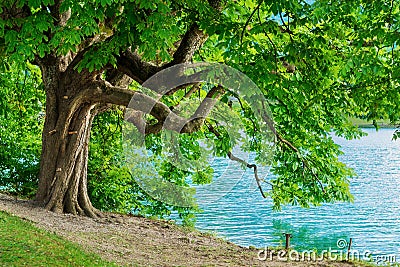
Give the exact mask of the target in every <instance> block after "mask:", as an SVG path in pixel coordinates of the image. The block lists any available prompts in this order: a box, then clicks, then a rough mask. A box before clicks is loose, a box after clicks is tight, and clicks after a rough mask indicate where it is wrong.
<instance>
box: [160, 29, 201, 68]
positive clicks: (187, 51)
mask: <svg viewBox="0 0 400 267" xmlns="http://www.w3.org/2000/svg"><path fill="white" fill-rule="evenodd" d="M207 38H208V35H207V34H205V33H204V32H203V31H202V30H200V28H199V26H198V25H197V23H193V24H192V25H191V26H190V28H189V29H188V30H187V32H186V33H185V35H184V36H183V38H182V41H181V43H180V45H179V47H178V49H177V50H176V51H175V53H174V55H173V60H172V61H171V62H169V63H167V64H166V65H165V66H164V68H165V67H170V66H173V65H176V64H180V63H186V62H189V61H190V60H191V59H192V57H193V54H194V52H196V51H197V50H198V49H199V48H200V47H201V46H202V45H203V43H204V42H205V41H206V40H207Z"/></svg>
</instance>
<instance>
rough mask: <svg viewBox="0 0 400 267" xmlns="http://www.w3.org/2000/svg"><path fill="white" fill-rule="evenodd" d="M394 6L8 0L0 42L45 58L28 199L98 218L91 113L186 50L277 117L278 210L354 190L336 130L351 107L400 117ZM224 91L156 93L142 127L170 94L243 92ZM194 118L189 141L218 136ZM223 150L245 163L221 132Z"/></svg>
mask: <svg viewBox="0 0 400 267" xmlns="http://www.w3.org/2000/svg"><path fill="white" fill-rule="evenodd" d="M399 8H400V7H399V3H398V1H393V0H392V1H343V2H341V1H334V2H332V1H314V2H312V1H300V0H296V1H295V0H288V1H279V2H278V1H267V0H265V1H252V0H232V1H225V0H208V1H206V0H191V1H180V0H178V1H165V0H164V1H161V0H159V1H158V0H154V1H149V0H132V1H119V0H93V1H75V0H25V1H24V0H2V3H1V5H0V40H1V41H2V44H1V53H2V55H4V56H7V57H9V59H8V60H11V61H16V62H22V63H24V62H30V63H32V64H35V65H37V66H39V67H40V70H41V74H42V80H43V88H44V90H45V93H46V118H45V124H44V129H43V135H42V155H41V161H40V162H41V164H40V174H39V188H38V191H37V196H36V200H37V201H38V202H39V203H42V204H44V205H45V206H46V208H48V209H49V210H52V211H56V212H69V213H73V214H85V215H88V216H96V215H98V212H97V211H96V209H94V208H93V207H92V204H91V202H90V200H89V197H88V194H87V165H88V162H87V160H88V142H89V138H90V129H91V123H92V121H93V118H94V117H95V116H96V114H98V113H99V112H103V111H106V110H107V109H109V108H110V107H111V106H113V105H118V106H127V105H128V103H129V101H130V99H131V98H132V96H134V95H136V96H138V95H144V91H143V92H141V90H140V86H139V85H140V84H142V83H143V82H145V81H146V80H147V79H149V78H150V77H152V76H153V75H154V74H156V73H157V72H159V71H161V70H163V69H166V68H168V67H171V66H174V65H177V64H180V63H185V62H190V61H193V60H194V61H200V60H206V61H214V62H223V63H225V64H228V65H230V66H232V67H235V68H237V69H239V70H240V71H242V72H244V73H245V74H246V75H248V76H249V77H250V78H251V79H252V80H253V81H254V82H255V83H256V84H257V85H258V86H259V87H260V88H261V89H262V90H263V93H264V95H265V97H266V98H267V99H268V101H269V103H270V106H271V110H272V114H273V117H274V119H275V122H276V124H275V126H271V130H272V132H273V133H274V135H275V138H276V141H277V150H276V153H275V155H274V159H273V163H272V171H273V173H274V174H276V176H275V178H273V179H271V180H270V181H268V184H269V185H270V186H271V188H270V190H269V191H268V196H270V197H272V199H273V200H274V203H275V205H276V206H277V207H278V206H279V205H280V204H285V203H292V204H300V205H302V206H308V205H309V203H311V204H318V203H321V202H331V201H337V200H350V199H351V196H350V193H349V188H348V177H349V175H351V171H350V170H349V169H348V168H346V166H344V165H343V164H342V163H340V161H339V160H338V155H339V154H340V149H339V147H338V146H337V145H335V143H334V142H333V140H332V138H331V135H330V133H331V132H332V131H333V132H335V133H336V134H338V135H342V136H345V137H347V138H353V137H358V136H360V135H361V132H360V131H359V130H358V129H357V128H356V127H355V126H354V125H352V124H351V122H350V121H349V118H352V117H361V118H366V119H369V120H374V119H376V118H389V119H390V120H391V121H392V122H397V121H398V119H399V115H400V109H399V99H400V97H399V92H398V90H396V89H397V88H398V84H399V83H398V75H399V74H398V73H400V71H399V62H398V61H399V57H398V55H399V52H398V51H399V49H398V46H397V45H396V42H397V40H398V38H399V26H400V25H399V14H400V13H399ZM132 84H134V85H135V88H136V89H135V90H132V89H131V88H132V86H131V87H129V85H132ZM187 89H188V90H187ZM219 89H220V88H218V87H207V86H201V85H199V84H195V85H193V84H189V85H187V86H186V87H178V88H175V89H173V90H171V92H169V93H168V95H169V96H171V97H173V96H174V95H177V97H176V98H175V99H174V101H172V100H171V99H166V100H165V99H164V102H162V101H163V100H156V102H155V103H156V105H155V108H154V109H153V110H152V111H151V112H150V114H151V117H149V121H148V125H147V127H146V129H147V130H146V134H148V135H156V134H157V133H158V132H159V131H160V130H161V128H160V127H159V126H160V125H161V124H162V123H163V121H164V120H165V119H166V118H167V117H168V115H169V114H170V113H171V112H173V109H174V107H176V106H178V105H179V101H178V100H177V99H179V100H180V99H184V98H185V97H190V96H191V95H192V94H193V92H196V91H198V92H199V95H200V96H203V97H205V96H208V97H215V98H217V97H218V98H219V99H221V100H223V99H224V100H223V101H225V100H227V99H228V98H227V97H225V98H224V96H230V97H236V98H239V101H240V96H237V95H234V94H232V92H230V91H229V90H223V89H222V90H219ZM185 93H186V94H185ZM202 93H203V94H202ZM240 103H241V104H243V105H241V107H240V108H239V109H237V110H236V111H237V114H238V116H240V117H241V118H243V121H244V124H245V125H246V129H245V131H246V132H247V134H248V135H249V136H250V139H251V142H250V143H251V145H250V146H249V150H252V151H255V152H256V153H257V154H258V156H259V157H258V158H256V160H257V159H258V160H259V161H260V162H263V159H262V155H263V154H262V151H263V149H262V148H261V147H260V146H261V145H260V144H257V140H258V138H257V136H259V137H260V136H261V135H262V134H263V133H260V132H258V131H257V124H256V123H254V121H252V120H253V119H254V116H253V115H252V114H251V112H250V111H249V109H248V107H247V106H246V103H242V102H240ZM154 121H156V122H154ZM195 122H196V125H193V121H191V122H190V121H188V124H187V127H184V130H183V131H182V133H186V134H188V136H191V137H190V138H192V139H193V140H194V141H195V140H196V137H198V135H196V134H195V133H194V132H195V131H200V132H203V133H205V135H207V136H213V137H214V138H215V140H221V139H223V138H224V133H223V131H222V130H221V129H219V127H218V124H215V122H213V121H209V122H207V123H206V124H204V122H205V120H196V121H195ZM193 140H192V141H193ZM194 141H193V142H194ZM189 143H190V142H189ZM188 146H189V147H190V145H188ZM218 149H219V150H220V151H217V153H216V154H217V155H219V156H227V157H229V158H231V159H233V160H237V161H241V160H240V159H238V158H237V157H235V156H234V155H232V152H231V149H232V147H231V146H230V145H229V142H228V144H227V145H221V146H220V147H219V148H218ZM242 163H245V162H242ZM245 165H246V164H245ZM247 166H248V167H252V168H254V165H252V164H247ZM254 169H255V168H254Z"/></svg>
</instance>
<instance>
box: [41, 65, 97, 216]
mask: <svg viewBox="0 0 400 267" xmlns="http://www.w3.org/2000/svg"><path fill="white" fill-rule="evenodd" d="M42 75H43V84H44V86H45V90H46V120H45V125H44V129H43V134H42V155H41V162H40V173H39V187H38V191H37V195H36V201H38V202H39V203H41V204H43V205H44V206H45V207H46V209H48V210H51V211H54V212H59V213H72V214H79V215H86V216H89V217H96V216H99V215H100V212H99V211H97V210H96V209H95V208H94V207H93V206H92V204H91V202H90V199H89V196H88V193H87V166H88V152H89V148H88V145H89V139H90V129H91V124H92V121H93V118H94V116H95V115H96V111H97V106H96V104H95V103H91V102H90V101H89V100H87V97H85V98H84V94H79V92H82V86H84V85H82V84H76V83H77V82H78V81H79V82H81V81H82V79H83V78H82V77H80V75H79V76H77V77H74V76H73V75H72V76H71V75H70V74H69V75H63V74H62V72H59V71H58V70H52V69H50V68H47V69H45V70H44V71H43V70H42ZM71 88H72V89H71ZM85 99H86V100H85Z"/></svg>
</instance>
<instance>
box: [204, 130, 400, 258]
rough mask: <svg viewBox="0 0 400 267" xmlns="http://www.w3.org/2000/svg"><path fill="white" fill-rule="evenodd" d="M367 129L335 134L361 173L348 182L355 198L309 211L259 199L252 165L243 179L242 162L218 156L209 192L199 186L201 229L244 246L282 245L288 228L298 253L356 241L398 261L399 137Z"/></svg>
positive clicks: (360, 247)
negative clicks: (360, 133)
mask: <svg viewBox="0 0 400 267" xmlns="http://www.w3.org/2000/svg"><path fill="white" fill-rule="evenodd" d="M364 131H365V132H367V133H368V136H366V137H363V138H362V139H360V140H351V141H347V140H344V139H341V138H335V140H336V142H337V143H338V144H340V145H341V146H342V150H343V152H344V153H345V154H344V155H343V156H341V160H342V161H343V162H344V163H346V164H347V165H348V166H350V167H352V168H354V169H355V171H356V172H357V174H358V176H357V177H354V178H352V179H351V184H350V188H351V192H352V194H353V195H354V198H355V200H354V203H335V204H324V205H322V206H319V207H312V208H310V209H303V208H299V207H296V206H285V207H283V209H282V211H280V212H274V211H272V205H271V201H270V200H265V199H263V198H262V197H261V195H260V193H259V191H258V189H257V187H256V185H255V182H254V176H253V173H252V171H251V170H247V171H246V172H245V173H244V175H243V176H240V175H239V178H238V177H237V176H238V175H236V174H237V173H238V172H241V170H240V167H239V166H238V165H232V164H231V163H229V161H228V160H225V159H215V160H214V163H213V166H214V168H215V169H216V182H215V183H214V185H212V186H213V187H208V188H207V187H204V189H205V190H204V191H201V189H202V188H198V195H197V197H198V199H199V204H200V207H201V208H202V209H203V210H204V212H203V213H201V214H199V215H198V222H197V224H196V227H197V228H199V229H201V230H207V231H213V232H215V233H217V235H219V236H222V237H225V238H226V239H227V240H229V241H232V242H234V243H236V244H239V245H242V246H250V245H252V246H256V247H260V248H263V247H266V246H269V247H275V246H280V245H284V240H285V238H284V235H283V233H287V232H289V233H291V234H292V235H293V237H292V239H291V246H292V247H293V248H294V249H296V250H297V251H301V250H308V249H314V248H316V249H318V250H319V251H322V250H328V249H330V248H331V249H332V250H335V249H338V247H337V242H338V240H340V239H344V240H347V241H348V240H349V239H350V238H352V239H353V243H352V249H353V250H356V251H359V252H360V254H362V253H367V252H369V253H370V254H372V255H373V256H379V255H381V256H384V255H391V256H395V258H396V260H397V261H399V260H400V140H398V141H396V142H395V141H392V140H391V139H392V134H393V132H394V129H381V130H379V132H376V131H375V129H365V130H364ZM229 164H230V167H228V168H227V167H226V166H227V165H229ZM265 172H266V171H265ZM264 174H267V173H264ZM218 176H223V177H222V178H223V180H224V181H222V179H220V178H218ZM230 177H231V178H232V179H231V180H230V179H229V178H230ZM219 180H221V181H220V183H219V185H218V181H219ZM210 189H211V190H210ZM205 192H208V193H205Z"/></svg>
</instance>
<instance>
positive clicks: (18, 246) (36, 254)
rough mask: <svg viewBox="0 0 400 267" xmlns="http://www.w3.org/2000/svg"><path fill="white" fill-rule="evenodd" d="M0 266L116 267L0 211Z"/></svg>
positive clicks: (72, 244)
mask: <svg viewBox="0 0 400 267" xmlns="http://www.w3.org/2000/svg"><path fill="white" fill-rule="evenodd" d="M0 266H117V265H115V264H113V263H110V262H107V261H104V260H103V259H101V258H100V257H99V256H97V255H93V254H88V253H86V252H84V251H83V250H82V248H81V247H79V246H77V245H76V244H74V243H72V242H69V241H67V240H65V239H63V238H61V237H59V236H57V235H55V234H50V233H48V232H46V231H44V230H41V229H38V228H36V227H35V226H33V225H32V223H30V222H28V221H24V220H22V219H20V218H18V217H15V216H12V215H10V214H8V213H6V212H2V211H0Z"/></svg>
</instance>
